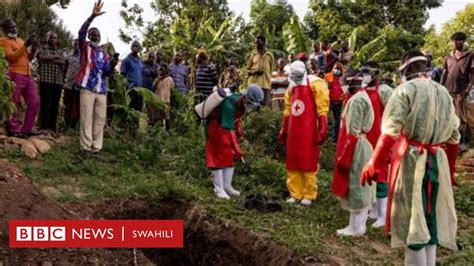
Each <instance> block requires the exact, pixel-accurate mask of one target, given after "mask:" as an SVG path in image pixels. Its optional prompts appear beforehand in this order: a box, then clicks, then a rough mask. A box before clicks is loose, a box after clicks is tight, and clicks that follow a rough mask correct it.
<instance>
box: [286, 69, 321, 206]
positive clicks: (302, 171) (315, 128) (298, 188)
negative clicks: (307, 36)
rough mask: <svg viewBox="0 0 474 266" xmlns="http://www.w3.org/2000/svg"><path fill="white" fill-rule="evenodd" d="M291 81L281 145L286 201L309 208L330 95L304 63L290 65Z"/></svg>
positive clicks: (312, 197) (314, 191)
mask: <svg viewBox="0 0 474 266" xmlns="http://www.w3.org/2000/svg"><path fill="white" fill-rule="evenodd" d="M290 79H291V81H292V82H294V84H292V85H293V86H292V87H290V88H289V89H288V91H287V92H286V95H285V109H284V113H283V122H282V126H281V130H280V133H279V135H278V142H279V143H280V144H284V145H286V147H287V149H286V170H287V181H286V185H287V187H288V190H289V192H290V198H289V199H288V201H287V202H289V203H295V202H297V201H300V203H301V204H302V205H306V206H309V205H311V203H312V201H313V200H315V199H316V197H317V194H318V185H317V174H318V170H319V166H318V161H319V145H322V144H323V143H324V141H325V140H326V138H327V113H328V111H329V95H328V91H327V85H326V82H325V81H324V80H322V79H319V78H318V79H316V80H315V81H313V82H312V83H310V81H309V79H308V78H307V76H306V65H305V64H304V63H303V62H301V61H296V62H294V63H292V64H291V67H290Z"/></svg>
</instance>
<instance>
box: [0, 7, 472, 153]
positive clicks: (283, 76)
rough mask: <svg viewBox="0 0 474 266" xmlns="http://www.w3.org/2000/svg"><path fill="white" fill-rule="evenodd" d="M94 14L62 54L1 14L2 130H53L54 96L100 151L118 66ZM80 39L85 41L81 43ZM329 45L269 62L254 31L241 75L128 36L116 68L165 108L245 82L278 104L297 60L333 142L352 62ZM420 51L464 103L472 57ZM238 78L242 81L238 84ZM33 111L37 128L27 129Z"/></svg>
mask: <svg viewBox="0 0 474 266" xmlns="http://www.w3.org/2000/svg"><path fill="white" fill-rule="evenodd" d="M99 15H101V14H100V13H97V14H92V15H91V17H89V18H88V20H87V21H86V22H85V23H84V25H83V27H82V28H81V30H80V32H79V37H78V39H76V40H74V43H73V44H72V47H71V49H72V52H71V53H70V54H69V55H67V56H64V55H63V53H62V52H61V50H60V49H59V45H58V35H57V34H56V33H54V32H48V33H47V34H46V36H45V38H44V42H42V41H40V39H39V38H38V36H34V35H33V36H30V37H29V38H28V39H27V40H26V41H24V40H23V39H21V38H19V37H18V36H17V29H16V24H15V22H14V21H13V20H11V19H6V20H4V21H3V22H2V25H1V27H2V30H3V33H4V35H5V36H4V37H2V38H1V39H0V47H3V49H4V50H5V52H6V59H7V61H8V64H9V69H8V75H9V77H10V78H11V80H12V81H13V82H14V83H15V91H14V94H13V102H14V104H15V105H16V107H17V110H20V103H21V97H23V98H24V100H25V102H26V106H27V107H26V113H25V118H24V122H23V123H21V121H20V119H19V114H18V112H15V114H14V115H13V116H12V118H11V119H10V120H9V122H8V129H9V132H10V134H11V135H15V136H29V135H37V134H41V133H42V131H43V132H44V131H45V130H49V131H57V130H58V128H57V125H58V115H59V110H60V99H61V95H62V99H63V106H64V109H63V110H64V111H63V116H64V125H65V127H66V128H78V127H80V126H79V124H83V126H82V127H81V128H80V129H81V136H82V137H81V139H82V141H81V143H82V145H83V148H84V149H86V150H89V149H91V150H96V149H97V150H100V147H101V145H102V144H101V140H99V141H98V143H95V144H93V142H94V141H93V140H94V139H96V138H97V139H101V138H102V137H101V135H102V134H103V133H102V132H101V130H98V128H103V125H104V124H105V123H106V120H105V116H106V108H107V97H106V94H107V83H106V79H107V78H106V76H109V75H111V74H112V73H113V72H114V71H116V70H115V68H117V69H118V67H116V65H117V64H118V63H119V62H118V54H115V55H112V56H111V55H108V54H107V53H106V52H105V51H104V49H103V48H102V47H101V46H100V45H99V44H100V31H99V30H98V29H97V28H89V25H90V23H91V22H92V20H93V19H94V18H95V17H96V16H99ZM86 37H87V38H88V39H89V41H86ZM457 38H458V39H460V40H461V39H463V40H465V39H466V38H465V35H464V36H457ZM337 44H338V47H339V49H338V50H333V48H332V42H331V41H329V40H325V41H323V42H313V43H312V46H311V53H310V54H309V55H308V54H307V53H306V52H304V51H303V52H301V53H298V54H289V55H288V58H287V59H285V58H278V59H277V60H275V58H274V57H273V55H272V53H271V52H270V51H269V50H268V49H267V48H266V40H265V37H263V36H258V37H256V40H255V50H254V52H252V54H251V55H250V57H249V59H248V63H247V66H246V68H245V69H246V72H245V73H242V74H241V72H240V69H241V67H242V66H239V65H238V64H237V61H236V60H235V59H233V58H230V59H228V60H226V61H225V62H224V64H223V66H216V65H215V64H213V63H212V62H211V60H210V56H209V54H208V53H207V51H206V50H205V49H198V51H197V55H196V58H195V64H194V66H195V67H193V71H192V72H193V73H191V71H190V68H189V66H188V65H187V63H185V58H183V53H182V52H180V51H176V52H175V53H174V55H173V57H172V59H171V62H170V63H169V64H165V63H164V62H162V61H163V57H164V55H163V54H162V52H159V51H157V52H155V51H149V52H148V53H147V54H146V59H142V58H141V51H142V47H141V44H140V43H139V42H138V41H134V42H133V43H132V45H131V52H130V54H129V55H127V56H126V57H125V58H124V59H123V61H122V62H121V64H120V67H119V70H118V71H119V72H120V74H122V75H123V76H124V77H125V78H126V80H127V84H126V85H127V88H128V89H133V88H136V87H144V88H147V89H149V90H151V91H153V92H154V93H156V95H157V96H158V97H159V98H160V99H161V100H162V101H164V102H165V103H166V104H168V105H169V104H170V102H171V100H172V91H173V90H175V91H176V92H179V93H181V94H183V95H188V94H189V92H190V91H194V94H193V95H194V97H195V99H194V100H195V103H199V102H202V101H203V100H204V99H205V98H206V97H207V96H209V95H210V94H211V93H212V92H213V91H214V90H215V88H216V87H219V88H230V87H233V88H234V90H235V89H236V88H239V87H240V86H241V85H243V84H244V83H248V84H255V85H258V86H259V87H260V88H262V89H263V91H264V101H263V103H262V104H263V105H265V106H269V107H271V108H279V109H282V108H283V102H284V97H285V93H286V91H287V89H288V88H289V87H290V86H291V82H290V79H289V66H290V64H291V63H292V62H293V61H295V60H299V61H302V62H304V63H305V65H306V66H307V73H308V77H307V78H308V79H309V80H312V79H316V78H321V79H324V80H325V81H326V82H327V84H328V89H329V91H330V93H329V94H330V100H331V103H330V110H331V113H332V116H333V118H334V121H335V123H334V125H335V126H333V129H332V138H333V141H336V140H337V135H338V128H339V127H338V125H339V122H340V119H341V112H342V108H343V101H344V93H343V90H342V88H341V79H342V77H343V75H344V73H345V72H346V70H347V69H348V68H349V66H350V64H351V60H352V51H351V50H350V49H349V43H348V42H347V41H339V42H337ZM459 45H460V47H457V48H456V49H457V50H456V51H462V50H463V49H464V47H463V46H462V45H461V44H459ZM458 48H459V49H460V50H459V49H458ZM425 55H426V57H427V58H428V60H429V63H428V64H429V66H428V69H429V75H430V76H431V77H432V79H433V80H435V81H438V82H442V84H444V85H445V86H447V87H448V89H449V91H450V92H451V93H452V96H453V98H454V100H455V102H458V105H457V106H464V101H463V99H464V98H465V96H466V92H467V89H465V88H464V89H462V88H460V84H459V82H458V81H459V80H461V79H467V80H468V79H472V78H470V77H471V76H470V75H471V71H470V69H468V68H469V67H467V65H469V66H471V65H473V64H474V63H472V55H471V54H470V53H469V52H465V53H463V54H450V55H449V56H448V57H447V58H446V60H445V64H444V66H443V68H444V69H442V68H438V67H435V66H433V65H432V64H431V60H432V55H431V53H429V52H427V53H426V54H425ZM34 59H36V60H37V62H38V69H37V74H38V80H37V81H38V87H39V93H37V89H36V87H37V84H36V81H35V79H33V77H32V73H31V70H30V69H31V68H30V62H31V61H32V60H34ZM187 62H189V61H187ZM463 68H464V69H463ZM218 69H221V71H218ZM219 72H220V73H219ZM472 76H474V75H472ZM244 77H247V78H248V80H245V81H244V80H243V78H244ZM381 82H383V83H386V84H387V85H389V86H390V85H392V84H393V82H394V81H393V78H392V75H390V74H388V75H387V76H385V78H383V79H381ZM458 88H459V89H458ZM461 92H462V93H461ZM129 95H130V98H131V101H130V108H133V109H135V110H139V111H145V112H147V114H148V117H149V121H150V123H152V124H153V123H155V122H157V121H160V120H161V121H164V123H165V125H166V127H167V128H169V127H170V113H169V111H162V110H157V109H156V108H154V107H152V106H146V104H145V103H144V102H143V99H142V97H141V96H140V94H139V93H137V92H136V91H134V90H132V91H130V93H129ZM459 110H460V115H462V116H463V117H465V119H464V120H465V121H467V117H468V116H469V115H468V113H467V112H466V108H460V109H459ZM461 110H462V111H461ZM38 111H39V120H38V122H39V129H40V130H36V129H35V124H36V116H37V113H38ZM79 122H80V123H79ZM466 130H469V127H466ZM94 145H95V146H94ZM96 146H99V147H96Z"/></svg>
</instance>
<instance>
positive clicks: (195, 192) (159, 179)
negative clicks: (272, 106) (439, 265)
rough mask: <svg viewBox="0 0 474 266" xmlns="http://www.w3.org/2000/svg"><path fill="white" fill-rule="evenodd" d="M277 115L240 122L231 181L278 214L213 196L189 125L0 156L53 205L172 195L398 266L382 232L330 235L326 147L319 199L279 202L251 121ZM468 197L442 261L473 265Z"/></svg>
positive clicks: (463, 197) (334, 205) (468, 190)
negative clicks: (94, 151) (452, 247)
mask: <svg viewBox="0 0 474 266" xmlns="http://www.w3.org/2000/svg"><path fill="white" fill-rule="evenodd" d="M278 115H279V114H270V113H269V112H263V113H262V114H260V115H257V114H255V115H252V116H250V118H249V119H252V120H247V121H246V123H247V124H246V125H247V126H249V125H252V126H251V127H249V128H250V129H249V130H248V131H247V139H248V141H246V142H245V143H244V145H243V148H244V150H245V151H246V152H247V155H246V157H247V161H248V162H249V163H248V164H245V165H242V164H239V165H237V169H236V177H235V181H234V184H235V187H237V188H239V189H241V190H242V191H243V192H244V195H250V194H263V195H266V196H268V197H272V198H276V199H278V200H279V201H280V202H281V204H282V205H283V211H281V212H276V213H271V214H261V213H258V212H255V211H247V210H244V209H243V208H242V207H241V205H242V201H243V199H244V197H240V198H239V199H233V200H230V201H222V200H217V199H216V198H215V197H214V195H213V193H212V183H211V181H210V173H209V172H208V171H207V169H206V168H205V163H204V151H205V150H204V133H203V132H202V131H201V130H199V129H195V128H194V127H191V128H190V129H189V130H188V132H187V133H179V134H178V133H174V132H171V133H168V132H165V131H162V130H160V129H154V130H150V132H149V133H148V134H147V135H146V136H142V137H141V138H136V139H127V140H124V139H122V138H120V137H119V136H114V135H113V132H109V136H107V137H106V138H105V144H104V150H103V152H102V154H101V155H100V157H98V158H96V157H92V156H90V155H87V154H84V153H81V152H80V151H79V143H78V139H77V136H76V135H71V136H69V137H68V138H67V141H66V143H65V144H63V145H61V146H55V147H54V148H53V149H52V150H51V151H50V152H49V153H47V154H45V155H43V156H41V157H40V158H39V160H36V161H33V162H32V161H31V160H28V159H27V158H26V157H24V156H23V155H22V154H21V153H20V152H18V151H8V152H5V153H2V154H0V157H4V158H7V159H9V160H10V161H13V162H15V163H16V164H17V165H19V166H20V167H21V168H22V169H23V170H24V172H25V173H26V175H27V176H28V177H29V178H31V179H32V180H33V182H34V183H35V184H36V185H38V186H39V187H42V188H45V187H52V188H55V189H57V190H58V193H56V194H55V195H54V197H55V198H56V200H58V201H60V202H94V201H102V200H105V199H110V198H121V199H124V198H130V197H141V198H148V199H150V200H156V199H157V198H160V197H163V196H167V195H175V196H178V197H181V198H184V199H190V200H193V201H196V202H197V203H199V204H200V205H202V206H204V208H205V209H206V210H207V211H208V214H209V215H210V216H211V217H219V218H223V219H228V220H230V221H234V222H236V223H238V224H240V225H242V226H244V227H246V228H249V229H252V230H255V231H256V232H259V233H260V234H262V235H264V236H266V237H268V238H270V239H273V240H275V241H277V242H279V243H282V244H284V245H286V246H288V247H290V248H292V249H294V250H296V251H298V252H302V253H307V254H311V255H312V256H319V255H320V254H324V255H326V256H328V255H330V256H336V257H339V258H342V259H344V260H346V261H349V262H352V263H371V262H378V263H380V262H382V263H394V262H397V263H398V262H401V258H402V251H401V250H393V251H390V250H389V245H390V241H389V238H388V237H387V236H386V235H385V234H384V233H383V230H382V229H372V228H369V231H368V234H367V235H366V236H363V237H359V238H340V237H337V236H336V235H335V231H336V230H337V229H339V228H342V227H344V226H345V225H346V224H347V222H348V217H349V215H348V213H347V212H345V211H344V210H343V209H342V208H341V206H340V203H339V202H338V200H337V199H336V198H335V197H334V196H333V195H332V194H331V178H332V172H331V167H332V165H333V161H332V160H333V158H334V147H333V146H332V145H330V144H327V145H325V146H324V147H323V152H322V159H321V167H322V170H321V171H320V173H319V175H318V184H319V197H318V200H317V201H316V202H315V203H314V204H313V206H311V207H302V206H298V205H296V206H294V205H288V204H286V203H285V202H284V200H285V198H286V197H287V191H286V187H285V167H284V160H283V154H284V151H282V150H281V148H275V147H274V146H272V147H267V146H268V145H269V138H270V137H272V135H273V134H276V132H277V131H278V127H276V126H271V127H270V128H271V130H270V132H269V131H265V130H263V129H262V126H261V125H260V126H259V124H261V123H260V122H258V121H259V120H262V119H263V120H265V119H264V118H262V117H261V116H272V117H271V118H269V119H270V120H271V121H274V123H278V122H277V119H276V118H274V117H273V116H275V117H277V116H278ZM252 123H253V124H252ZM193 128H194V129H193ZM180 130H181V131H183V128H181V129H180ZM275 131H276V132H275ZM254 138H259V141H258V143H259V144H254V142H253V141H252V139H254ZM262 138H263V139H264V140H263V141H262ZM282 152H283V153H282ZM472 193H473V186H472V183H467V182H466V183H465V184H462V185H461V186H460V187H459V188H458V189H457V190H456V192H455V195H456V203H457V207H458V216H459V219H460V231H459V233H458V240H459V243H460V245H461V246H462V247H463V250H461V251H459V252H450V251H446V250H441V252H440V255H441V256H442V260H443V261H444V262H446V263H448V262H452V263H456V264H457V263H459V264H463V263H465V264H469V262H471V263H472V262H473V261H474V251H473V247H474V228H473V226H472V225H473V224H474V222H473V217H472V215H473V205H472V198H471V196H472ZM380 250H382V251H380ZM389 252H390V253H389Z"/></svg>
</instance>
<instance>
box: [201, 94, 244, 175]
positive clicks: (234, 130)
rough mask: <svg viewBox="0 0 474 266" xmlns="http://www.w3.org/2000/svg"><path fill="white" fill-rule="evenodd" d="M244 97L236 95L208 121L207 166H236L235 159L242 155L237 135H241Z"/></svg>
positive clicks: (217, 109) (228, 98)
mask: <svg viewBox="0 0 474 266" xmlns="http://www.w3.org/2000/svg"><path fill="white" fill-rule="evenodd" d="M244 98H245V97H244V96H242V95H241V94H234V95H232V96H229V97H227V98H226V99H225V100H224V102H222V103H221V105H219V107H218V108H216V110H214V111H213V112H212V113H211V114H210V115H209V118H208V120H207V141H206V164H207V167H209V168H226V167H232V166H233V165H234V158H235V157H236V156H239V155H240V154H242V152H241V151H240V147H239V144H238V143H237V135H238V134H241V132H242V128H241V123H240V118H241V117H242V115H243V113H244V112H245V107H244V104H243V102H244V101H243V100H244Z"/></svg>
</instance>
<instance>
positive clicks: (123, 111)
mask: <svg viewBox="0 0 474 266" xmlns="http://www.w3.org/2000/svg"><path fill="white" fill-rule="evenodd" d="M110 85H111V87H112V88H113V90H114V94H113V97H112V104H111V105H110V107H112V108H113V109H114V114H113V118H112V126H113V127H115V128H117V129H120V130H122V131H123V132H124V134H125V136H126V137H133V136H134V135H135V133H139V134H143V133H145V132H146V128H147V125H148V117H147V114H146V113H144V112H141V111H137V110H135V109H133V108H131V107H130V101H131V97H130V93H131V92H133V91H134V92H137V93H138V94H139V95H140V96H142V98H143V101H144V103H145V104H147V105H152V106H154V107H155V108H157V109H159V110H166V109H167V108H169V107H168V106H167V105H166V104H165V103H164V102H163V101H162V100H161V99H160V98H159V97H158V96H157V95H156V94H155V93H153V92H152V91H150V90H149V89H146V88H141V87H138V88H133V89H128V88H127V86H126V81H125V78H124V77H122V76H119V75H115V76H114V79H113V82H111V83H110Z"/></svg>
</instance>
